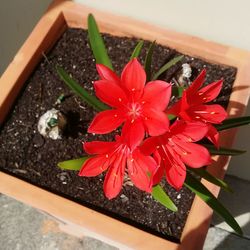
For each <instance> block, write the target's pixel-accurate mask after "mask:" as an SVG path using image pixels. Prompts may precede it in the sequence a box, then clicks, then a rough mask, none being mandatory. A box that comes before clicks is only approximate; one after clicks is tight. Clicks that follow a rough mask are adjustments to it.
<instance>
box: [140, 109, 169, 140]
mask: <svg viewBox="0 0 250 250" xmlns="http://www.w3.org/2000/svg"><path fill="white" fill-rule="evenodd" d="M144 116H145V117H144V119H143V122H144V124H145V127H146V129H147V132H148V133H149V135H151V136H157V135H162V134H164V133H165V132H166V131H168V129H169V120H168V117H167V115H166V113H164V112H162V111H158V110H155V109H147V110H144Z"/></svg>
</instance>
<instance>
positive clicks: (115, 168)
mask: <svg viewBox="0 0 250 250" xmlns="http://www.w3.org/2000/svg"><path fill="white" fill-rule="evenodd" d="M125 166H126V157H125V156H124V155H122V154H120V155H119V158H118V159H116V160H115V161H114V162H113V164H112V166H111V167H110V168H109V170H108V172H107V174H106V176H105V180H104V185H103V189H104V193H105V195H106V197H107V198H108V199H112V198H114V197H116V196H117V195H118V194H119V193H120V191H121V188H122V183H123V177H124V172H125Z"/></svg>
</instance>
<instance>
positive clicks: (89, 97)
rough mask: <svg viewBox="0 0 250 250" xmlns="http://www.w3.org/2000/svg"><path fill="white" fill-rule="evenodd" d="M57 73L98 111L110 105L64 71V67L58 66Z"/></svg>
mask: <svg viewBox="0 0 250 250" xmlns="http://www.w3.org/2000/svg"><path fill="white" fill-rule="evenodd" d="M56 70H57V73H58V74H59V76H60V78H61V79H62V80H63V81H64V83H65V84H66V85H67V86H68V87H69V88H70V89H71V90H72V91H73V92H74V93H75V94H77V95H78V96H80V97H81V99H82V100H83V101H85V102H87V103H88V104H89V105H90V106H92V107H93V108H95V109H96V110H97V111H103V110H107V109H108V106H106V105H105V104H104V103H102V102H101V101H99V100H98V99H97V98H96V97H95V96H92V95H90V94H89V93H88V91H86V90H85V89H84V88H82V87H81V86H80V84H79V83H77V82H76V81H75V80H74V79H73V78H72V77H70V76H69V75H68V73H67V72H66V71H64V69H63V68H61V67H59V66H57V67H56Z"/></svg>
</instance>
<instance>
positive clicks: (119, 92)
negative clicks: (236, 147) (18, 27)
mask: <svg viewBox="0 0 250 250" xmlns="http://www.w3.org/2000/svg"><path fill="white" fill-rule="evenodd" d="M97 71H98V73H99V75H100V80H98V81H96V82H94V88H95V92H96V96H97V97H98V98H99V99H100V100H101V101H102V102H104V103H106V104H107V105H109V106H110V107H111V108H110V109H109V110H105V111H102V112H100V113H98V114H97V115H96V116H95V118H94V119H93V121H92V123H91V124H90V126H89V129H88V132H89V133H96V134H106V133H110V132H112V131H114V130H116V129H117V128H118V127H120V126H121V125H122V128H121V135H116V137H115V141H113V142H103V141H92V142H86V143H84V145H83V147H84V150H85V151H86V152H87V153H88V154H90V155H94V156H93V157H91V158H90V159H88V160H87V161H86V162H85V163H84V164H83V166H82V168H81V171H80V173H79V175H80V176H97V175H99V174H101V173H102V172H104V171H107V173H106V176H105V181H104V192H105V195H106V196H107V197H108V198H109V199H112V198H114V197H116V196H117V195H118V194H119V192H120V190H121V188H122V184H123V179H124V175H125V173H127V174H128V175H129V177H130V179H131V181H132V182H133V183H134V185H135V186H136V187H138V188H139V189H141V190H143V191H146V192H151V191H152V186H154V185H156V184H158V183H159V182H160V181H161V179H162V177H163V176H166V179H167V181H168V183H169V184H170V185H171V186H172V187H174V188H175V189H177V190H179V189H180V188H181V187H182V186H183V183H184V181H185V177H186V166H189V167H191V168H200V167H202V166H205V165H208V164H210V163H211V156H210V153H209V152H208V150H207V149H206V148H205V147H204V146H202V145H200V144H198V143H196V142H198V141H200V140H201V139H203V138H204V137H207V138H208V139H209V140H210V141H211V142H212V143H213V144H214V145H215V146H216V147H218V145H219V143H218V139H219V135H218V132H217V130H216V129H215V127H214V126H213V124H219V123H221V122H222V121H223V120H224V119H225V118H226V117H227V113H226V111H225V110H224V109H223V108H222V107H221V106H220V105H217V104H207V103H209V102H211V101H212V100H214V99H215V98H216V97H217V96H218V94H219V92H220V90H221V88H222V81H217V82H214V83H211V84H209V85H207V86H206V87H202V85H203V83H204V80H205V75H206V72H205V70H203V71H202V72H201V73H200V75H199V76H198V77H197V78H196V79H195V80H194V81H193V83H192V84H191V85H190V87H188V88H187V89H186V90H184V92H183V95H182V97H181V98H180V99H179V100H178V101H177V102H176V103H175V104H174V105H172V106H171V107H169V100H170V98H171V90H172V86H171V84H169V83H167V82H164V81H160V80H155V81H151V82H148V83H146V73H145V71H144V69H143V67H142V66H141V64H140V63H139V62H138V60H137V59H136V58H134V59H132V60H131V61H130V62H129V63H128V64H127V65H126V66H125V68H124V69H123V71H122V73H121V77H118V76H117V75H116V74H115V73H114V72H113V71H112V70H110V69H109V68H108V67H106V66H104V65H101V64H97ZM170 114H171V115H172V116H173V115H174V116H175V117H176V118H175V119H174V121H171V123H170V121H169V119H168V115H170Z"/></svg>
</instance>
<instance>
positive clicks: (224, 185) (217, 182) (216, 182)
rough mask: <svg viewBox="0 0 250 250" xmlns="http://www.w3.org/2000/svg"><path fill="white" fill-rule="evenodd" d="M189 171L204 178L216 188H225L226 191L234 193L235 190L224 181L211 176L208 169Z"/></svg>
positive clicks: (190, 169) (192, 169)
mask: <svg viewBox="0 0 250 250" xmlns="http://www.w3.org/2000/svg"><path fill="white" fill-rule="evenodd" d="M188 171H190V172H193V173H195V174H196V175H199V176H200V177H202V178H204V179H205V180H207V181H209V182H211V183H213V184H214V185H216V186H219V187H221V188H223V189H224V190H225V191H227V192H230V193H233V190H232V189H231V188H230V187H229V186H228V184H227V183H226V182H224V181H223V180H221V179H219V178H216V177H215V176H213V175H211V174H210V173H209V172H208V171H207V170H206V169H204V168H189V169H188Z"/></svg>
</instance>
